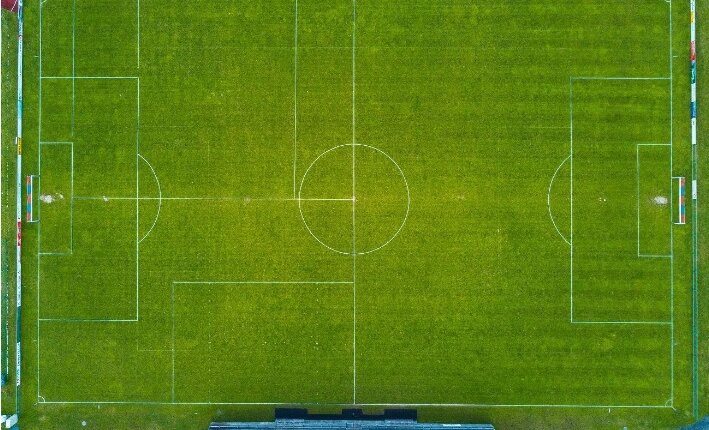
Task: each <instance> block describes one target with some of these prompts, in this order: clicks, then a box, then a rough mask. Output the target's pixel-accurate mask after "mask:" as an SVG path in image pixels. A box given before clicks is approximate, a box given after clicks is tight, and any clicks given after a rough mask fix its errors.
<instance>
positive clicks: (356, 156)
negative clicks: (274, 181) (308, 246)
mask: <svg viewBox="0 0 709 430" xmlns="http://www.w3.org/2000/svg"><path fill="white" fill-rule="evenodd" d="M410 205H411V196H410V193H409V185H408V182H407V181H406V177H405V176H404V172H403V171H402V170H401V167H399V164H397V162H396V161H394V159H393V158H392V157H391V156H389V155H388V154H387V153H385V152H384V151H382V150H381V149H379V148H375V147H373V146H369V145H364V144H345V145H340V146H335V147H333V148H330V149H328V150H327V151H325V152H323V153H322V154H320V155H319V156H318V157H317V158H315V160H314V161H313V162H312V163H311V164H310V166H308V168H307V169H306V170H305V174H304V175H303V179H302V180H301V182H300V190H299V192H298V209H299V210H300V216H301V218H302V220H303V223H304V224H305V228H306V229H307V230H308V232H309V233H310V234H311V235H312V236H313V238H315V240H317V241H318V242H319V243H320V244H322V245H323V246H325V247H326V248H328V249H330V250H332V251H334V252H337V253H340V254H346V255H362V254H369V253H371V252H374V251H377V250H379V249H382V248H383V247H385V246H386V245H388V244H389V243H390V242H391V241H392V240H394V238H396V237H397V236H398V235H399V233H400V232H401V230H402V229H403V228H404V224H406V219H407V218H408V215H409V208H410Z"/></svg>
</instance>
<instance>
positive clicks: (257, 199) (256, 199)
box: [74, 145, 352, 203]
mask: <svg viewBox="0 0 709 430" xmlns="http://www.w3.org/2000/svg"><path fill="white" fill-rule="evenodd" d="M347 146H349V145H347ZM74 198H75V199H76V200H104V201H109V200H131V201H132V200H136V197H112V196H76V197H74ZM137 200H162V201H165V200H212V201H226V202H242V203H243V202H300V201H304V202H352V198H351V197H348V198H342V199H328V198H312V199H297V198H296V199H291V198H268V197H265V198H261V197H164V196H163V197H138V198H137Z"/></svg>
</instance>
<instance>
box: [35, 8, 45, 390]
mask: <svg viewBox="0 0 709 430" xmlns="http://www.w3.org/2000/svg"><path fill="white" fill-rule="evenodd" d="M45 1H46V0H45ZM42 4H43V3H39V7H38V9H39V53H38V54H39V59H38V61H37V63H38V64H37V68H38V73H37V75H38V76H37V87H38V93H39V94H38V95H37V97H38V103H37V142H42ZM37 172H38V174H39V175H40V176H41V174H42V148H41V147H38V148H37ZM37 193H38V194H39V195H42V178H41V177H40V180H39V184H38V185H37ZM41 208H42V205H37V217H38V218H40V219H41ZM41 243H42V223H41V222H40V223H38V224H37V320H36V324H37V399H44V397H42V396H40V394H39V388H40V386H41V384H40V378H39V369H40V363H41V361H40V359H39V358H40V352H39V350H40V348H39V345H40V335H39V315H40V300H39V298H40V296H41V293H40V284H41V280H42V277H41V273H40V266H41V265H40V262H41V260H42V259H41V255H40V250H41V247H42V245H41Z"/></svg>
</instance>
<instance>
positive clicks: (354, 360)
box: [298, 0, 408, 403]
mask: <svg viewBox="0 0 709 430" xmlns="http://www.w3.org/2000/svg"><path fill="white" fill-rule="evenodd" d="M356 37H357V0H352V402H353V403H355V402H357V233H356V232H357V225H356V211H357V210H356V207H357V198H356V196H357V187H356V183H357V182H356V177H357V174H356V171H357V169H356V159H357V157H356V148H357V147H356V143H357V136H356V131H357V129H356V124H357V122H356V119H357V115H356V113H357V103H356V88H357V84H356V77H357V67H356V60H357V55H356V53H357V38H356ZM298 207H299V208H300V205H299V206H298ZM407 212H408V211H407ZM407 215H408V213H407Z"/></svg>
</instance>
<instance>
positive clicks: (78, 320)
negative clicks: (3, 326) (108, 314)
mask: <svg viewBox="0 0 709 430" xmlns="http://www.w3.org/2000/svg"><path fill="white" fill-rule="evenodd" d="M39 321H40V322H64V323H114V322H121V323H123V322H136V321H137V320H135V319H105V320H104V319H91V318H85V319H84V318H40V319H39Z"/></svg>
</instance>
